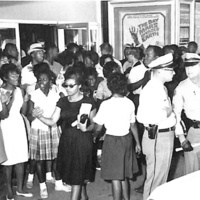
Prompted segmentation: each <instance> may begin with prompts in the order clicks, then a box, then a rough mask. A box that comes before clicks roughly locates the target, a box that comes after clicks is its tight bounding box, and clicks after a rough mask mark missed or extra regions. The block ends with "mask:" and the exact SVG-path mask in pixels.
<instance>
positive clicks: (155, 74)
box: [137, 53, 176, 200]
mask: <svg viewBox="0 0 200 200" xmlns="http://www.w3.org/2000/svg"><path fill="white" fill-rule="evenodd" d="M174 66H175V64H174V63H173V56H172V54H171V53H170V54H167V55H164V56H161V57H159V58H157V59H156V60H154V61H152V62H151V63H150V64H149V68H151V70H152V76H151V79H150V80H149V82H148V83H147V84H146V85H145V87H144V88H143V89H142V91H141V93H140V98H139V107H138V112H137V120H138V121H139V122H140V123H143V124H144V126H145V131H144V135H143V139H142V149H143V153H144V154H145V155H146V164H147V176H146V180H145V185H144V193H143V199H144V200H146V199H147V198H148V196H149V195H150V193H151V192H152V191H153V190H154V189H155V188H156V187H157V186H159V185H161V184H163V183H165V182H166V181H167V177H168V173H169V169H170V164H171V158H172V152H173V144H174V130H175V124H176V117H175V114H174V112H173V110H172V105H171V102H170V98H169V96H168V94H167V89H166V87H165V86H164V83H165V82H169V81H171V80H172V77H173V75H174V70H173V67H174Z"/></svg>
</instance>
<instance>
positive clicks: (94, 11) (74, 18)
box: [0, 0, 100, 22]
mask: <svg viewBox="0 0 200 200" xmlns="http://www.w3.org/2000/svg"><path fill="white" fill-rule="evenodd" d="M98 8H100V1H98V0H66V1H59V0H58V1H52V0H51V1H0V19H1V20H4V19H5V20H7V19H8V20H13V21H16V20H46V21H68V22H98V20H99V16H98V15H100V10H98Z"/></svg>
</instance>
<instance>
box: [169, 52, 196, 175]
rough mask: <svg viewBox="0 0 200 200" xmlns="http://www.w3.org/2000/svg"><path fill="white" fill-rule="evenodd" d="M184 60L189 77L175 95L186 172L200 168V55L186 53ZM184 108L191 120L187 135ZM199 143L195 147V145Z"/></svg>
mask: <svg viewBox="0 0 200 200" xmlns="http://www.w3.org/2000/svg"><path fill="white" fill-rule="evenodd" d="M183 61H184V65H185V70H186V74H187V79H185V80H184V81H182V82H180V83H179V85H178V86H177V88H176V89H175V93H174V97H173V106H174V112H175V114H176V116H177V125H176V131H175V133H176V136H177V137H178V138H179V141H180V143H181V146H182V148H183V151H184V159H185V174H189V173H191V172H194V171H197V170H200V146H199V145H200V56H199V55H198V54H196V53H185V54H184V55H183ZM182 110H184V112H185V115H186V117H187V118H188V119H187V122H189V124H188V125H189V127H188V128H189V130H188V134H187V136H186V135H185V134H184V131H183V129H182V127H181V124H180V122H181V112H182ZM195 144H197V145H198V144H199V145H198V146H197V147H195V148H194V149H193V147H192V146H193V145H195Z"/></svg>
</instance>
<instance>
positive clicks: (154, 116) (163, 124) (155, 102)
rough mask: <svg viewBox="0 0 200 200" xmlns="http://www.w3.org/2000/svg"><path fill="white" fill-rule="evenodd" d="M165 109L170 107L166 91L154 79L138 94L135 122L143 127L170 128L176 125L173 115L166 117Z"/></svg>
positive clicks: (160, 83) (161, 84)
mask: <svg viewBox="0 0 200 200" xmlns="http://www.w3.org/2000/svg"><path fill="white" fill-rule="evenodd" d="M166 107H171V102H170V99H169V97H168V95H167V89H166V88H165V86H164V85H163V83H162V82H160V81H159V80H157V79H155V78H153V77H152V78H151V80H150V81H149V82H148V83H147V84H146V86H145V87H144V88H143V89H142V91H141V93H140V99H139V107H138V112H137V120H138V121H139V122H140V123H143V124H144V126H147V127H148V126H149V124H157V125H158V128H159V129H164V128H170V127H173V126H174V125H175V124H176V118H175V114H174V113H173V112H172V113H171V115H170V116H169V117H167V112H166Z"/></svg>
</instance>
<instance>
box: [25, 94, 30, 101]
mask: <svg viewBox="0 0 200 200" xmlns="http://www.w3.org/2000/svg"><path fill="white" fill-rule="evenodd" d="M29 99H30V95H29V94H27V93H26V94H25V96H24V102H27V101H29Z"/></svg>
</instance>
